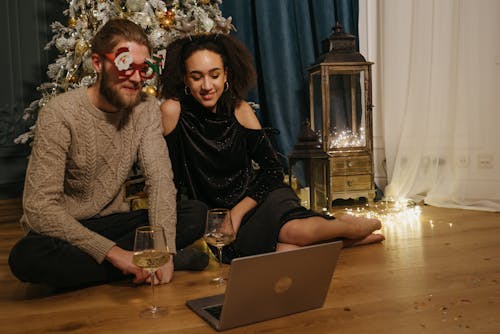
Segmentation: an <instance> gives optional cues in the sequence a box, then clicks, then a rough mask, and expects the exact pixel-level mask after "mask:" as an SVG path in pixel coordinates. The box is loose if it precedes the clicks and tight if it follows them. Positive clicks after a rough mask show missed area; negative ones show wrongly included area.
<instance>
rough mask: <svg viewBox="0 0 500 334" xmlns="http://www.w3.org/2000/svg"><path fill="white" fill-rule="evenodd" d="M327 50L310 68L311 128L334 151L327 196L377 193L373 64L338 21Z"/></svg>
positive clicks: (325, 45)
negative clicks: (374, 179)
mask: <svg viewBox="0 0 500 334" xmlns="http://www.w3.org/2000/svg"><path fill="white" fill-rule="evenodd" d="M323 50H324V53H323V54H322V55H321V56H320V57H319V58H318V60H317V61H316V63H315V64H314V65H312V66H311V67H310V68H308V72H309V94H310V119H311V128H312V130H313V131H314V132H315V133H317V134H318V136H319V137H320V140H321V146H322V150H323V151H324V153H325V154H327V155H328V160H329V164H330V166H329V170H330V175H329V177H328V179H329V182H328V183H329V186H328V189H327V196H328V198H329V200H330V203H329V206H328V207H329V208H331V201H333V200H335V199H337V198H343V199H348V198H353V199H357V198H360V197H365V198H367V199H368V201H372V200H373V199H374V197H375V186H374V181H373V134H372V84H371V80H372V79H371V66H372V64H373V63H371V62H367V61H366V60H365V58H364V57H363V56H362V55H361V54H360V53H359V52H357V51H356V41H355V37H354V36H353V35H349V34H346V33H344V32H343V29H342V26H340V24H338V23H337V24H336V25H335V27H334V28H333V32H332V34H331V35H330V37H329V38H328V39H327V40H325V41H323Z"/></svg>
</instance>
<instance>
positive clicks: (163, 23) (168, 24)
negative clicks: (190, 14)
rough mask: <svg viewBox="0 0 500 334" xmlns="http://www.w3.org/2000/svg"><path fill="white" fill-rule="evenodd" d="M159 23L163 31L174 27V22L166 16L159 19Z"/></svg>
mask: <svg viewBox="0 0 500 334" xmlns="http://www.w3.org/2000/svg"><path fill="white" fill-rule="evenodd" d="M159 22H160V27H162V28H163V29H168V28H171V27H172V26H173V25H174V20H173V19H171V18H169V17H167V16H165V17H163V18H161V19H159Z"/></svg>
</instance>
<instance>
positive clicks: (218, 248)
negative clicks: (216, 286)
mask: <svg viewBox="0 0 500 334" xmlns="http://www.w3.org/2000/svg"><path fill="white" fill-rule="evenodd" d="M217 250H218V251H219V278H220V279H224V278H223V277H222V247H217Z"/></svg>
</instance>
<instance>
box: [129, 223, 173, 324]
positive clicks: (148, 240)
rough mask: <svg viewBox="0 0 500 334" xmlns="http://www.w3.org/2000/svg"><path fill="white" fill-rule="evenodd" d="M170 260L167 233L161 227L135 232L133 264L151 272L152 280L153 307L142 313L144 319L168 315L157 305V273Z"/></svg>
mask: <svg viewBox="0 0 500 334" xmlns="http://www.w3.org/2000/svg"><path fill="white" fill-rule="evenodd" d="M169 260H170V254H169V251H168V247H167V242H166V241H165V233H164V230H163V228H162V227H161V226H142V227H139V228H137V229H136V230H135V241H134V256H133V259H132V262H133V263H134V264H135V265H136V266H138V267H140V268H142V269H144V270H146V271H147V272H149V274H150V278H151V293H152V297H151V306H149V307H148V308H147V309H145V310H143V311H142V312H141V313H140V316H141V317H142V318H153V319H154V318H158V317H160V316H161V315H164V314H166V309H164V308H162V307H159V306H158V305H156V301H155V284H154V278H155V273H156V271H157V270H158V268H160V267H161V266H163V265H165V264H166V263H167V262H168V261H169Z"/></svg>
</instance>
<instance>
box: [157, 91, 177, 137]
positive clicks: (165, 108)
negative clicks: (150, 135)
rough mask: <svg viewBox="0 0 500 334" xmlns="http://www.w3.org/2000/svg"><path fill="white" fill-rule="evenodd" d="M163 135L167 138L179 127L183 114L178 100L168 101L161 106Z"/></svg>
mask: <svg viewBox="0 0 500 334" xmlns="http://www.w3.org/2000/svg"><path fill="white" fill-rule="evenodd" d="M160 110H161V118H162V122H161V123H162V125H163V135H164V136H166V135H168V134H169V133H170V132H172V131H173V130H174V129H175V127H176V126H177V122H178V121H179V116H180V114H181V104H180V103H179V101H177V100H173V99H168V100H165V101H163V102H162V104H161V105H160Z"/></svg>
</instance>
